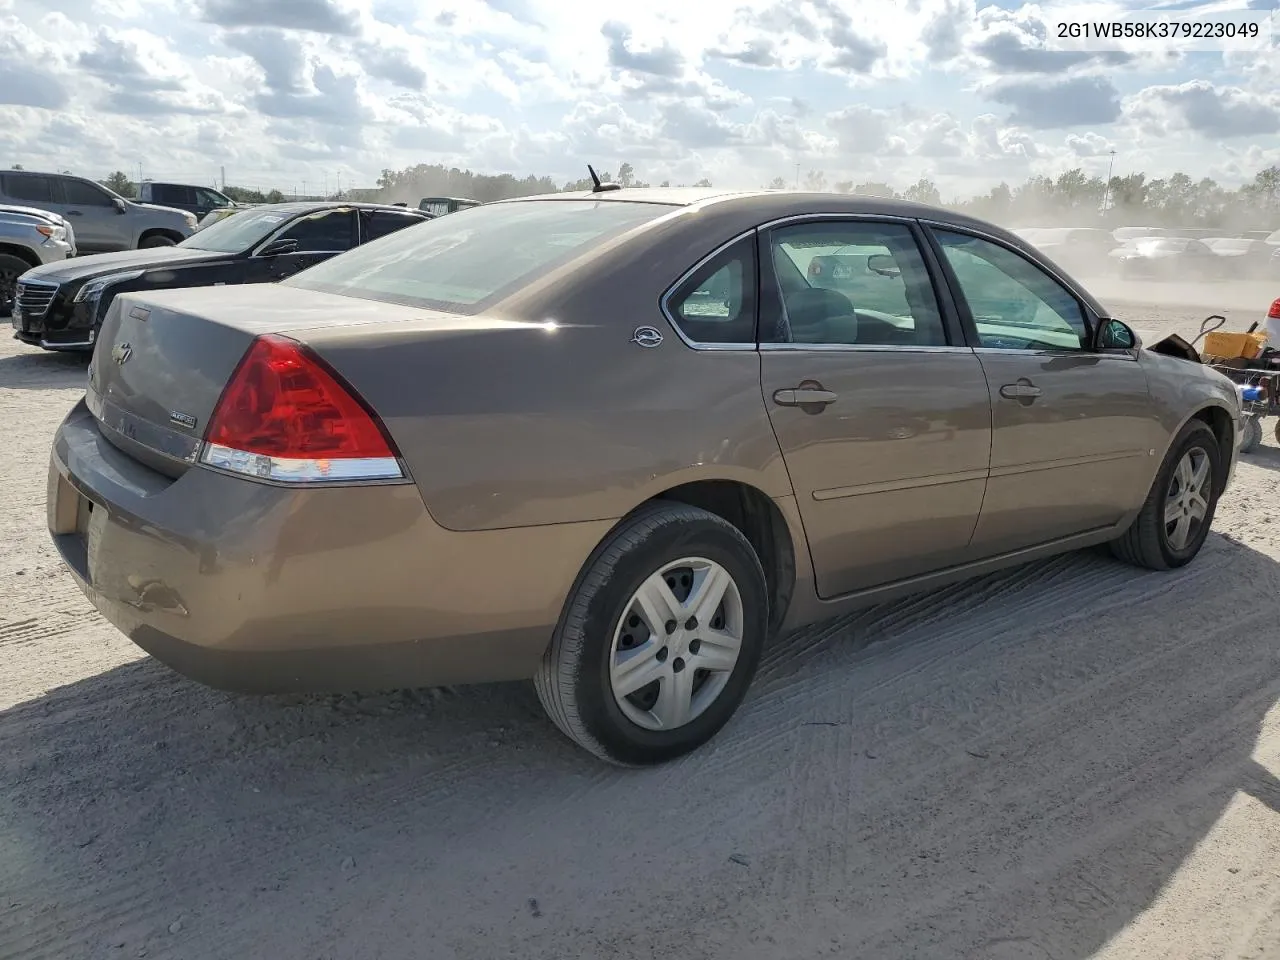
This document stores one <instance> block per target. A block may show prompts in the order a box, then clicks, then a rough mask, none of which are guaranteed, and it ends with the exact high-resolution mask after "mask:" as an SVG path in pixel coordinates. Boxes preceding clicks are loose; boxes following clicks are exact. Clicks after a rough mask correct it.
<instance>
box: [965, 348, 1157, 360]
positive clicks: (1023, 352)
mask: <svg viewBox="0 0 1280 960" xmlns="http://www.w3.org/2000/svg"><path fill="white" fill-rule="evenodd" d="M973 352H974V353H976V354H979V355H986V354H991V355H992V356H997V357H1003V356H1009V355H1010V354H1015V355H1018V356H1024V357H1029V356H1035V357H1093V358H1095V359H1098V360H1126V361H1128V362H1129V363H1137V362H1138V355H1137V351H1136V350H1135V351H1129V350H1115V351H1107V352H1105V353H1104V352H1102V351H1100V350H1089V349H1088V348H1085V347H1081V348H1080V349H1079V350H1065V349H1064V350H1046V349H1037V348H1035V347H1022V348H1017V349H1013V350H1005V349H1004V348H1002V347H974V348H973Z"/></svg>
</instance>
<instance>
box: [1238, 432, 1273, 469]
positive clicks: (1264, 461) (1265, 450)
mask: <svg viewBox="0 0 1280 960" xmlns="http://www.w3.org/2000/svg"><path fill="white" fill-rule="evenodd" d="M1268 439H1271V438H1268ZM1240 462H1241V463H1248V464H1251V465H1252V466H1255V467H1261V468H1262V469H1263V470H1280V447H1276V446H1272V445H1271V444H1270V443H1266V442H1264V443H1263V445H1262V446H1260V447H1255V448H1254V449H1253V450H1252V451H1251V452H1250V453H1242V454H1240Z"/></svg>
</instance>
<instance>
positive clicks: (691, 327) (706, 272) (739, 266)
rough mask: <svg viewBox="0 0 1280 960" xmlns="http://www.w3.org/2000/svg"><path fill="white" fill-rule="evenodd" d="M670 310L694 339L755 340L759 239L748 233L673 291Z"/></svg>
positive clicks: (705, 341)
mask: <svg viewBox="0 0 1280 960" xmlns="http://www.w3.org/2000/svg"><path fill="white" fill-rule="evenodd" d="M667 312H668V314H669V315H670V318H671V320H672V322H673V323H675V325H676V326H677V327H679V328H680V332H681V333H683V334H684V335H685V336H686V337H688V338H689V339H690V340H692V341H693V342H694V343H740V344H748V343H749V344H751V345H753V346H754V345H755V342H756V243H755V237H754V236H751V237H746V238H744V239H742V240H739V241H738V242H737V243H735V244H733V245H732V246H731V247H729V248H727V249H726V250H724V251H722V252H721V253H719V254H717V255H716V256H714V257H712V258H711V259H710V260H708V261H707V262H706V263H705V264H703V265H702V266H700V267H699V268H698V269H697V270H696V271H695V272H694V273H693V275H692V276H690V277H689V278H688V279H687V280H685V281H684V282H683V283H681V284H680V286H679V287H677V288H676V289H675V290H673V291H672V293H671V296H670V297H669V298H668V299H667Z"/></svg>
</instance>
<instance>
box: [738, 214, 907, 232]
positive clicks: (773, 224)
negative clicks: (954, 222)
mask: <svg viewBox="0 0 1280 960" xmlns="http://www.w3.org/2000/svg"><path fill="white" fill-rule="evenodd" d="M815 220H817V221H821V220H869V221H871V222H877V221H879V222H883V223H892V224H902V225H906V226H910V225H911V224H913V223H916V222H917V218H915V217H903V216H899V215H898V214H889V213H793V214H790V215H788V216H785V217H779V218H778V219H776V220H770V221H769V222H768V223H762V224H760V226H759V227H757V228H756V229H757V230H773V229H775V228H777V227H789V226H791V225H793V224H796V223H804V222H806V221H815Z"/></svg>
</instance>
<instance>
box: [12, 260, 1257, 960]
mask: <svg viewBox="0 0 1280 960" xmlns="http://www.w3.org/2000/svg"><path fill="white" fill-rule="evenodd" d="M1151 289H1152V288H1149V289H1147V290H1140V291H1134V290H1132V289H1130V290H1128V291H1119V290H1108V289H1107V285H1106V284H1105V283H1100V284H1098V285H1097V290H1098V292H1099V294H1100V295H1101V296H1102V297H1103V299H1104V300H1107V299H1108V297H1116V298H1118V297H1119V296H1120V295H1121V294H1125V295H1126V296H1127V297H1128V298H1129V299H1130V302H1127V303H1121V302H1119V300H1118V299H1117V300H1116V301H1115V304H1116V307H1117V310H1116V312H1117V315H1119V316H1120V317H1122V318H1123V319H1125V320H1127V321H1129V322H1130V323H1132V324H1133V325H1134V326H1136V327H1137V328H1138V329H1140V330H1142V331H1144V332H1161V331H1166V330H1176V331H1177V332H1179V333H1182V334H1184V335H1193V334H1194V333H1195V331H1196V329H1197V326H1198V323H1199V320H1200V318H1201V317H1203V316H1204V315H1205V314H1206V313H1208V312H1211V311H1213V310H1214V309H1215V308H1216V311H1217V312H1223V313H1227V315H1228V317H1229V319H1230V325H1229V328H1230V329H1240V330H1242V329H1244V328H1245V327H1246V326H1247V325H1248V323H1250V322H1252V321H1253V320H1255V319H1258V318H1259V317H1260V316H1262V314H1263V313H1264V312H1265V309H1266V306H1267V304H1269V303H1270V300H1271V298H1272V297H1274V296H1275V293H1274V292H1270V291H1266V290H1260V289H1255V290H1241V289H1239V288H1235V289H1234V290H1233V291H1227V289H1226V288H1225V287H1220V286H1218V285H1214V286H1213V287H1210V288H1205V289H1206V290H1207V291H1208V292H1207V293H1205V294H1204V295H1203V297H1199V294H1200V293H1201V291H1196V290H1185V291H1178V290H1170V289H1169V288H1164V290H1163V291H1162V293H1161V296H1162V297H1166V298H1171V297H1182V298H1183V302H1184V303H1185V302H1186V300H1187V299H1188V298H1190V299H1192V300H1195V299H1197V298H1200V299H1206V300H1208V303H1207V304H1206V306H1205V307H1204V308H1203V309H1201V308H1198V307H1197V308H1194V309H1192V308H1187V307H1185V306H1183V307H1178V308H1167V307H1166V308H1161V307H1159V306H1157V305H1156V304H1155V303H1153V302H1152V294H1151ZM1229 292H1230V295H1231V296H1232V297H1233V298H1234V300H1235V302H1226V303H1223V302H1219V301H1220V298H1221V297H1223V296H1226V295H1227V294H1228V293H1229ZM1277 292H1280V291H1277ZM1135 300H1136V302H1134V301H1135ZM1224 306H1225V307H1229V308H1230V309H1223V308H1224ZM83 382H84V362H83V360H81V359H79V358H75V357H67V356H59V355H52V354H48V353H42V352H40V351H38V350H34V349H30V348H26V347H22V346H20V345H18V344H17V343H15V342H13V341H10V340H8V339H7V338H5V339H4V340H3V341H0V425H2V426H0V438H2V442H0V491H2V494H0V543H3V545H4V546H3V549H2V551H0V957H3V958H6V960H35V958H50V960H81V958H124V957H143V956H146V957H151V958H169V957H172V958H187V960H191V958H219V960H220V958H237V960H240V958H271V960H322V958H341V960H363V958H375V957H376V958H382V957H385V958H410V957H412V958H419V957H421V958H431V960H454V958H458V960H461V958H467V960H471V958H476V960H481V958H483V960H492V958H498V957H519V958H531V960H532V958H539V960H540V958H556V960H562V958H576V957H591V958H596V957H598V958H602V960H604V958H615V957H616V958H630V957H676V958H680V960H700V958H704V957H706V958H721V957H724V958H729V957H732V958H734V960H755V958H760V960H807V958H811V957H813V958H816V957H839V958H850V960H879V958H899V957H902V958H908V957H920V958H943V960H951V958H955V960H1024V958H1025V960H1040V958H1053V960H1069V958H1082V957H1091V956H1101V957H1108V958H1112V957H1126V958H1130V957H1132V958H1139V957H1141V958H1155V957H1160V958H1192V957H1194V958H1211V957H1213V958H1217V957H1221V958H1228V957H1230V958H1236V957H1277V956H1280V867H1278V866H1277V865H1278V864H1280V779H1277V776H1278V775H1280V711H1278V710H1277V709H1276V706H1277V701H1278V700H1280V448H1277V446H1276V442H1275V439H1274V436H1273V433H1272V431H1273V429H1274V424H1273V423H1268V424H1267V431H1266V440H1265V441H1264V443H1265V445H1264V447H1263V448H1262V449H1261V450H1260V451H1258V452H1257V453H1255V454H1253V455H1251V456H1249V457H1247V458H1245V459H1244V460H1243V462H1242V463H1241V465H1240V467H1239V470H1238V474H1237V479H1236V484H1235V486H1234V488H1233V489H1232V490H1231V491H1230V492H1229V493H1228V494H1227V495H1226V497H1225V498H1224V500H1223V501H1222V503H1221V505H1220V507H1219V510H1218V518H1217V521H1216V523H1215V525H1214V528H1215V531H1216V532H1215V533H1214V534H1213V535H1211V537H1210V539H1209V541H1208V542H1207V544H1206V545H1205V548H1204V551H1203V553H1202V555H1201V556H1200V558H1199V559H1198V560H1197V561H1196V562H1195V563H1193V564H1192V565H1191V566H1190V567H1189V568H1187V569H1184V570H1182V571H1178V572H1175V573H1172V574H1163V575H1162V574H1154V573H1147V572H1141V571H1138V570H1136V569H1133V568H1130V567H1126V566H1122V565H1120V564H1118V563H1114V562H1111V561H1110V560H1108V559H1106V558H1105V557H1103V556H1101V555H1100V554H1097V553H1084V554H1078V555H1071V556H1066V557H1061V558H1058V559H1055V560H1051V561H1049V562H1045V563H1038V564H1034V565H1032V566H1028V567H1025V568H1022V569H1018V570H1014V571H1012V572H1008V573H1005V574H1002V575H998V576H994V577H989V578H986V579H983V580H980V581H977V582H972V583H968V584H961V585H959V586H956V587H952V588H948V589H946V590H942V591H939V592H936V593H933V594H930V595H927V596H924V597H920V598H916V599H912V600H908V601H905V602H899V603H895V604H892V605H888V606H882V607H878V608H875V609H872V610H869V611H866V612H864V613H862V614H859V615H857V616H853V617H846V618H844V619H842V620H840V621H837V622H834V623H829V624H824V625H821V626H819V627H817V628H812V629H809V630H806V631H804V632H802V633H799V634H797V635H794V636H791V637H788V638H786V639H783V640H780V641H778V642H776V643H775V644H774V645H773V648H772V649H771V650H770V651H769V652H768V653H767V655H766V659H765V661H764V663H763V665H762V667H761V670H760V675H759V677H758V679H757V681H756V684H755V686H754V688H753V691H752V693H751V694H750V695H749V698H748V701H747V703H746V704H745V705H744V707H743V709H742V711H741V712H740V714H739V716H738V718H737V719H735V720H734V721H733V722H731V723H730V725H729V726H728V728H727V729H726V730H725V731H724V732H723V733H722V734H721V735H720V737H719V738H718V739H717V740H715V741H713V742H712V743H711V744H710V745H709V746H708V747H707V748H705V749H703V750H701V751H698V752H696V753H694V754H693V755H691V756H689V757H687V758H685V759H684V760H682V761H680V762H677V763H674V764H671V765H669V766H666V767H663V768H660V769H654V770H648V771H642V772H629V771H621V770H617V769H613V768H609V767H605V766H602V765H601V764H599V763H598V762H596V761H595V760H593V759H592V758H590V757H589V756H587V755H586V754H585V753H583V752H582V751H580V750H578V749H577V748H575V747H573V746H572V745H571V744H569V743H568V742H566V741H565V740H563V739H562V738H561V737H560V736H559V734H558V733H557V732H556V731H555V730H554V729H553V727H552V726H551V724H550V723H548V722H547V721H546V719H545V718H544V717H543V715H542V712H541V710H540V709H539V707H538V704H537V701H536V699H535V696H534V694H533V692H532V689H531V688H530V687H528V686H527V685H523V684H508V685H500V686H493V687H482V688H468V689H450V690H425V691H414V692H402V693H393V694H386V695H377V696H359V697H356V696H348V697H314V698H308V697H293V698H250V697H240V696H234V695H230V694H224V693H219V692H216V691H211V690H208V689H205V688H203V687H200V686H197V685H196V684H194V683H191V682H188V681H187V680H184V679H182V678H181V677H179V676H177V675H176V674H174V673H172V672H170V671H169V670H168V669H166V668H164V667H162V666H160V665H159V664H157V663H156V662H154V661H152V660H150V659H148V658H147V657H145V656H143V655H141V653H140V651H138V650H137V649H136V648H135V647H134V646H133V645H132V644H130V643H129V642H128V641H127V640H125V639H124V638H123V637H122V636H120V635H119V634H118V633H117V632H116V631H115V630H114V629H113V628H111V627H109V626H107V625H106V624H105V622H103V621H102V620H101V619H100V618H99V617H98V616H97V614H96V613H95V612H94V611H93V609H92V608H91V607H90V605H89V604H88V602H87V601H86V600H85V599H84V598H83V597H82V596H81V594H80V593H79V592H78V591H77V589H76V588H75V587H74V585H73V584H72V581H71V579H70V577H69V576H68V575H67V574H66V573H65V572H64V571H63V570H62V568H61V566H60V564H59V562H58V560H57V557H56V554H55V552H54V550H53V548H52V546H51V545H50V544H49V542H48V539H47V537H46V534H45V526H44V498H45V469H46V457H47V454H48V448H49V443H50V439H51V437H52V435H53V431H54V429H55V427H56V425H57V423H58V421H59V420H60V418H61V417H62V416H63V414H64V413H65V412H66V410H67V408H68V407H69V406H70V405H71V404H72V403H73V402H74V401H75V399H76V398H77V397H78V396H79V395H80V394H81V393H82V385H83Z"/></svg>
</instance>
